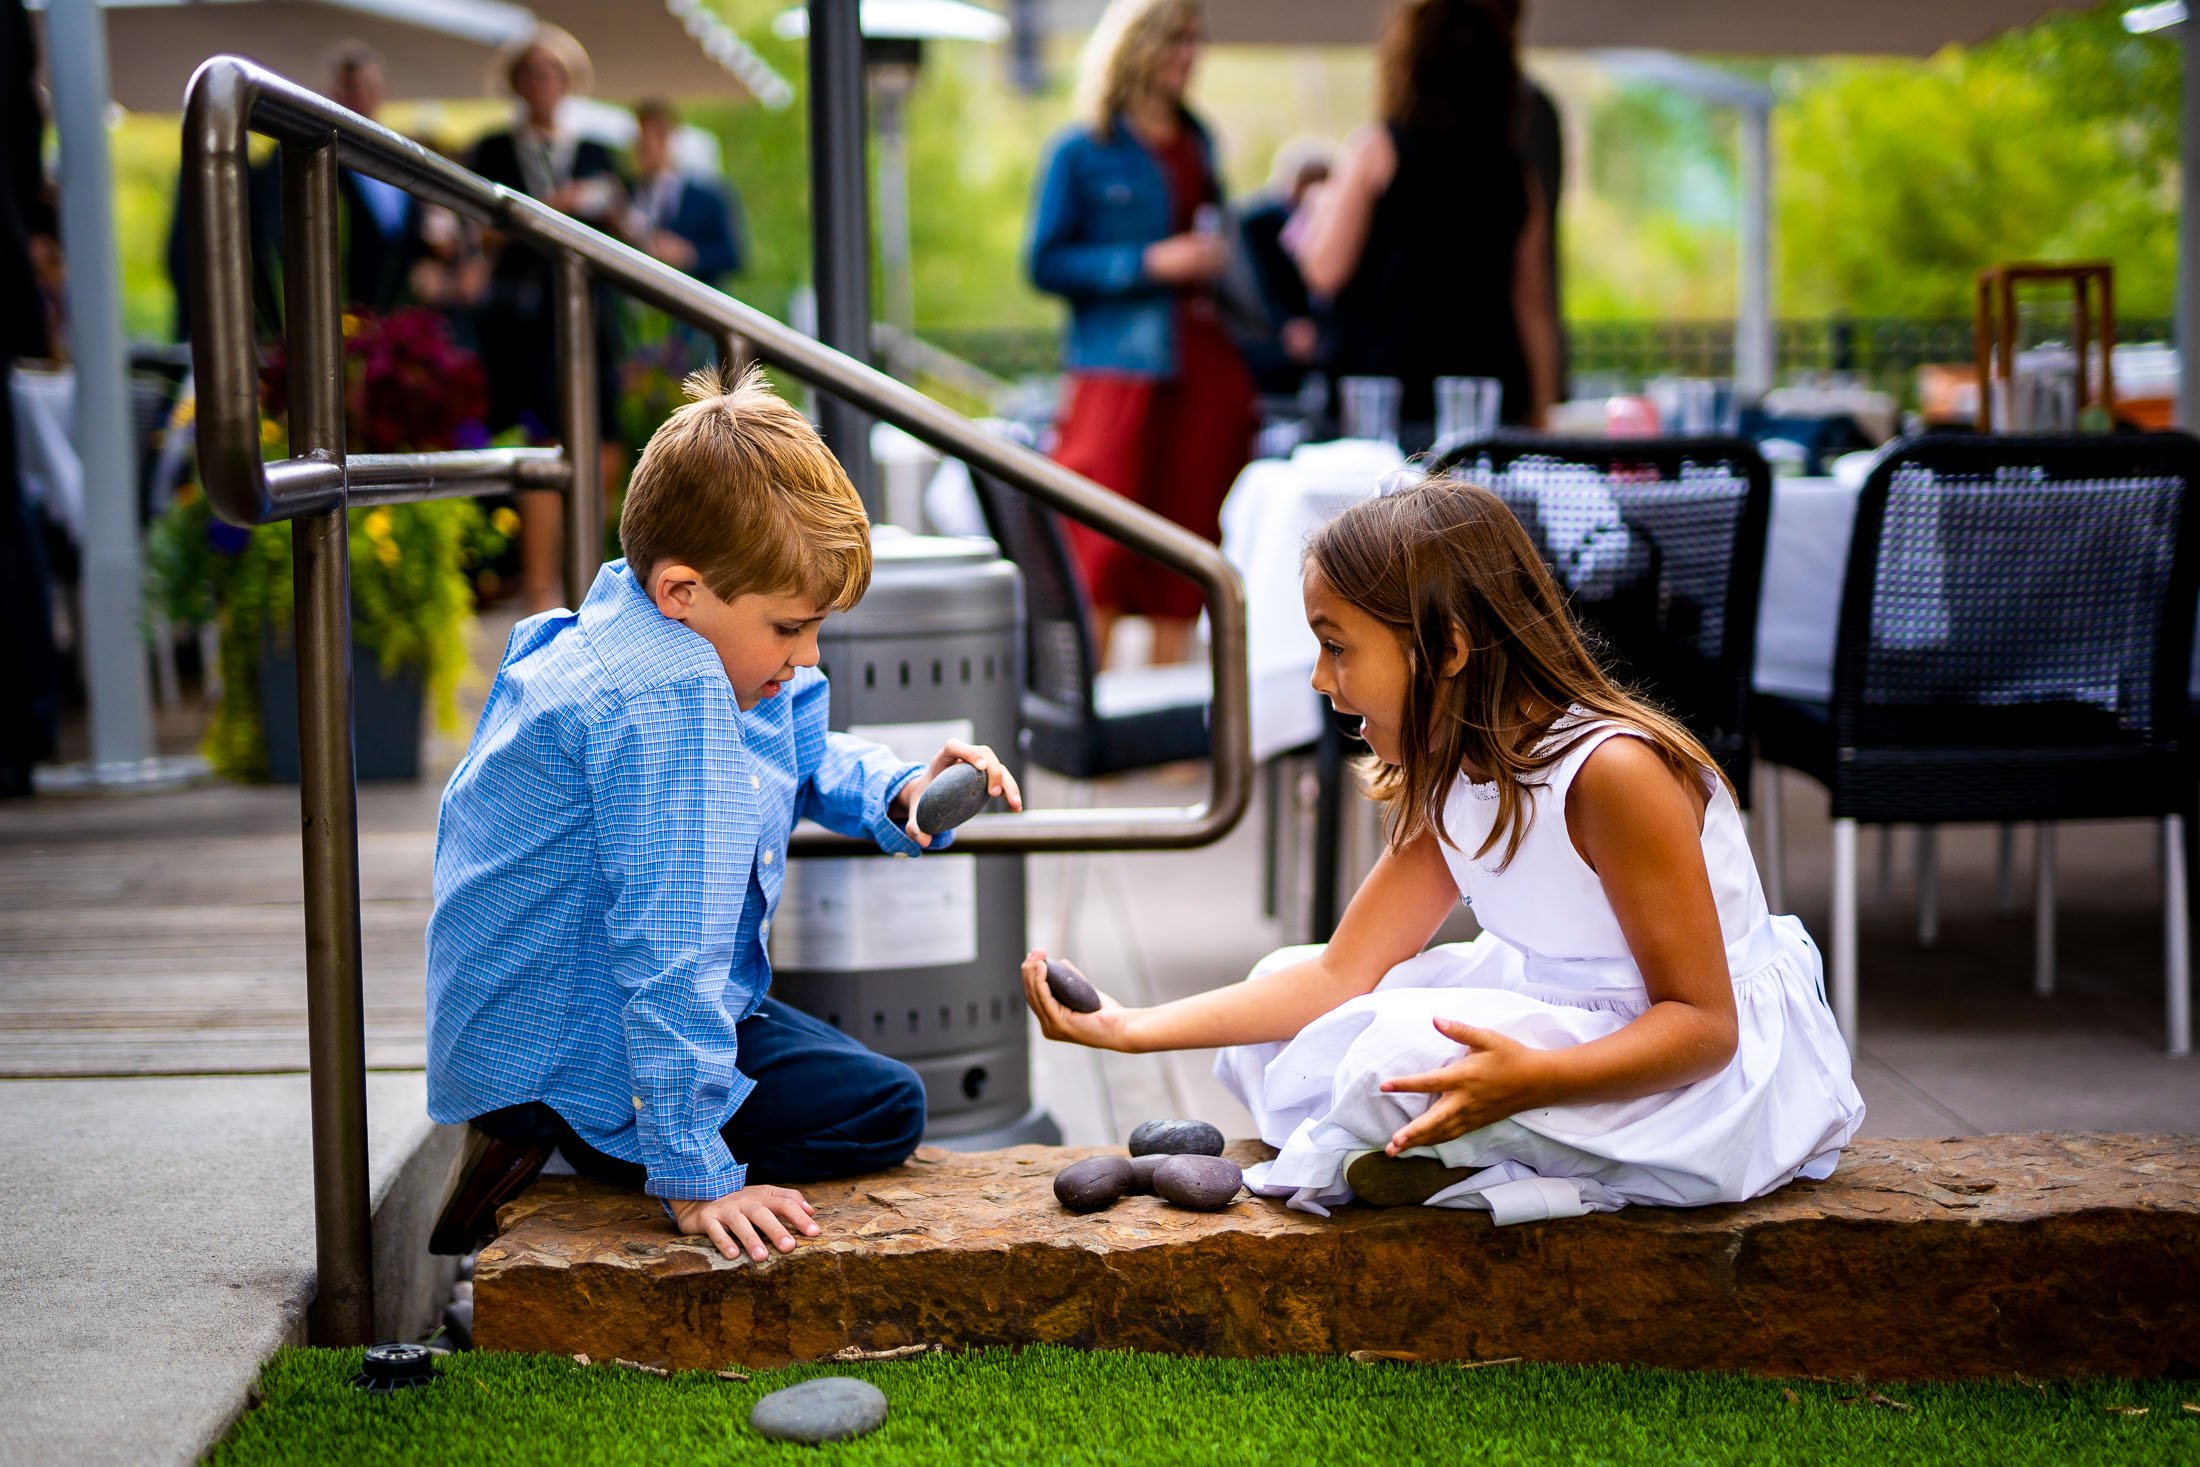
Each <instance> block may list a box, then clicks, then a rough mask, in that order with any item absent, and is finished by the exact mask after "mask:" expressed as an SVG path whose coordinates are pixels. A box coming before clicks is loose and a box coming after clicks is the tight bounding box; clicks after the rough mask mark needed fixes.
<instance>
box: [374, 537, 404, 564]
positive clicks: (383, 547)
mask: <svg viewBox="0 0 2200 1467" xmlns="http://www.w3.org/2000/svg"><path fill="white" fill-rule="evenodd" d="M397 554H398V552H397V542H396V541H395V540H377V541H375V542H374V558H375V559H376V560H379V561H381V562H382V564H383V565H384V566H392V565H395V564H397Z"/></svg>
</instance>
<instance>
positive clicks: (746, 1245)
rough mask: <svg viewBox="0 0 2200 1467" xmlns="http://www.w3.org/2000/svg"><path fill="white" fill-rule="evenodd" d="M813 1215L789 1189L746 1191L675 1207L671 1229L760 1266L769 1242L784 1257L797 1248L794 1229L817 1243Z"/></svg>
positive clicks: (764, 1188) (728, 1254) (731, 1256)
mask: <svg viewBox="0 0 2200 1467" xmlns="http://www.w3.org/2000/svg"><path fill="white" fill-rule="evenodd" d="M814 1211H815V1209H813V1208H812V1207H811V1206H810V1204H809V1203H807V1202H805V1201H804V1200H803V1198H802V1194H801V1193H800V1192H797V1191H795V1190H794V1189H793V1188H791V1187H743V1188H741V1189H740V1190H739V1191H737V1192H728V1193H727V1194H726V1195H725V1196H723V1197H720V1198H717V1199H716V1200H714V1201H710V1202H699V1201H694V1200H689V1201H674V1202H673V1204H672V1224H673V1226H674V1227H676V1228H678V1229H679V1230H680V1231H681V1233H682V1234H684V1235H686V1236H689V1237H694V1236H697V1235H700V1236H702V1237H705V1238H708V1239H710V1240H711V1242H712V1243H714V1244H716V1245H717V1247H718V1251H719V1252H720V1253H723V1254H725V1255H726V1257H728V1258H738V1257H739V1256H740V1255H741V1254H742V1253H743V1252H744V1251H746V1252H747V1253H748V1255H749V1257H751V1258H753V1259H755V1260H756V1261H757V1262H758V1263H762V1262H763V1261H764V1239H765V1238H769V1239H771V1241H772V1242H773V1243H774V1244H775V1245H777V1247H778V1249H779V1251H780V1252H782V1253H785V1252H787V1251H789V1250H790V1249H792V1248H793V1247H794V1233H792V1232H789V1231H788V1229H789V1228H790V1227H792V1228H794V1229H795V1230H796V1231H798V1232H800V1233H801V1234H802V1236H803V1237H805V1238H814V1237H816V1236H817V1231H818V1229H817V1219H816V1218H815V1217H814V1216H812V1214H813V1212H814ZM782 1218H784V1219H785V1221H784V1222H782V1221H781V1219H782Z"/></svg>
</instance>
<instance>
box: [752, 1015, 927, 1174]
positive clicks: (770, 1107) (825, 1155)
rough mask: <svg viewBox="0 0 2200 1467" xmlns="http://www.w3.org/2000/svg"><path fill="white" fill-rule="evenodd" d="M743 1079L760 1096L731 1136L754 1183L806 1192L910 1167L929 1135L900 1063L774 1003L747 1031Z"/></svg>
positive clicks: (919, 1100)
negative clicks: (833, 1181) (812, 1186)
mask: <svg viewBox="0 0 2200 1467" xmlns="http://www.w3.org/2000/svg"><path fill="white" fill-rule="evenodd" d="M739 1045H740V1057H739V1059H738V1060H737V1061H736V1062H737V1063H738V1064H739V1065H740V1067H741V1070H742V1072H743V1073H745V1074H746V1075H748V1076H749V1078H750V1079H752V1080H754V1081H755V1082H756V1088H755V1089H754V1090H752V1091H751V1092H749V1096H748V1098H747V1099H746V1100H744V1101H742V1103H741V1107H740V1109H738V1110H736V1111H735V1112H734V1113H733V1119H732V1120H730V1121H729V1122H727V1123H726V1128H725V1131H724V1135H725V1138H726V1145H727V1147H728V1149H730V1150H731V1151H732V1152H733V1155H734V1159H735V1160H736V1161H741V1162H745V1163H747V1164H748V1166H749V1175H750V1177H751V1179H752V1180H755V1181H759V1182H778V1183H783V1184H788V1185H799V1184H801V1183H803V1182H817V1181H823V1180H825V1179H827V1178H831V1177H849V1176H855V1175H858V1174H859V1173H862V1172H870V1171H878V1170H881V1169H882V1168H885V1167H890V1166H894V1165H896V1164H898V1163H900V1162H902V1161H905V1160H907V1159H908V1156H909V1153H910V1152H912V1151H914V1150H916V1148H917V1142H918V1141H919V1140H921V1139H922V1138H923V1135H924V1119H925V1098H924V1082H923V1081H922V1080H920V1079H919V1078H918V1077H917V1072H916V1071H915V1070H912V1069H910V1068H909V1066H907V1065H905V1064H903V1063H902V1062H901V1061H900V1060H897V1059H890V1058H888V1057H887V1056H885V1055H882V1054H879V1053H877V1052H875V1051H873V1050H869V1049H866V1048H864V1047H863V1045H862V1044H860V1043H858V1042H857V1041H856V1040H854V1039H852V1038H850V1037H849V1036H848V1035H846V1034H843V1033H841V1032H840V1031H839V1030H838V1029H835V1028H833V1027H832V1026H831V1025H829V1024H827V1023H825V1022H824V1021H822V1020H820V1019H815V1018H812V1017H811V1016H810V1015H808V1014H805V1013H803V1012H802V1011H800V1010H799V1009H795V1008H792V1007H789V1006H788V1005H786V1004H783V1003H780V1002H778V1001H777V1000H774V999H766V1000H765V1001H764V1002H763V1004H762V1005H761V1006H760V1007H759V1008H758V1009H757V1011H756V1012H755V1013H754V1014H751V1015H750V1016H749V1017H748V1018H746V1019H744V1020H742V1021H741V1026H740V1031H739Z"/></svg>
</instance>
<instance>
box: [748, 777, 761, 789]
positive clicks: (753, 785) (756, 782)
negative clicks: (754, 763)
mask: <svg viewBox="0 0 2200 1467" xmlns="http://www.w3.org/2000/svg"><path fill="white" fill-rule="evenodd" d="M763 787H764V781H763V780H761V779H758V778H757V777H756V776H755V775H753V774H752V775H750V776H749V788H750V789H752V790H760V789H762V788H763Z"/></svg>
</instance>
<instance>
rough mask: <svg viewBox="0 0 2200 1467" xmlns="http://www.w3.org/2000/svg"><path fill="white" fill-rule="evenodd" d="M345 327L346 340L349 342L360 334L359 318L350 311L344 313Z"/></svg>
mask: <svg viewBox="0 0 2200 1467" xmlns="http://www.w3.org/2000/svg"><path fill="white" fill-rule="evenodd" d="M343 326H344V336H345V339H347V340H349V339H350V338H351V337H354V336H357V335H358V334H359V318H358V317H357V316H355V315H353V314H352V313H351V312H349V311H346V312H344V321H343Z"/></svg>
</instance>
